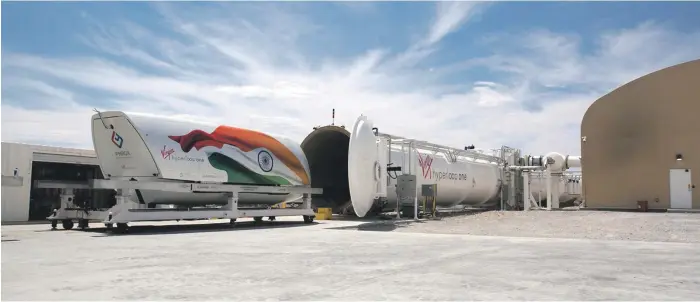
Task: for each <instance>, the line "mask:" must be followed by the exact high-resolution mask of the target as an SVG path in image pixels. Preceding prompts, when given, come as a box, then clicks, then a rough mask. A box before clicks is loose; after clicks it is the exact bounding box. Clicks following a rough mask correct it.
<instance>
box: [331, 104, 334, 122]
mask: <svg viewBox="0 0 700 302" xmlns="http://www.w3.org/2000/svg"><path fill="white" fill-rule="evenodd" d="M331 125H333V126H335V108H333V122H332V123H331Z"/></svg>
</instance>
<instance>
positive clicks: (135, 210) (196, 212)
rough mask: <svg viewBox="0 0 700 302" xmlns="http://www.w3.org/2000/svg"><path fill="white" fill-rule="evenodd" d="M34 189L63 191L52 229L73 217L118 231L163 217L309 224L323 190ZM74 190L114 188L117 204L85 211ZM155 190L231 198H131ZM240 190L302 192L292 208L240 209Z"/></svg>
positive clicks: (247, 189) (102, 184)
mask: <svg viewBox="0 0 700 302" xmlns="http://www.w3.org/2000/svg"><path fill="white" fill-rule="evenodd" d="M35 186H36V187H37V188H58V189H61V190H62V194H61V208H59V209H55V210H54V212H53V214H52V215H51V216H49V217H47V219H48V220H50V221H51V226H52V229H55V228H56V226H57V224H58V221H62V223H63V228H64V229H72V228H73V220H78V223H79V226H80V227H81V228H86V227H87V222H88V221H89V220H99V221H101V222H102V223H104V225H105V226H106V227H107V228H112V227H113V226H114V225H115V224H116V227H117V230H119V231H126V230H127V227H128V225H127V224H128V223H130V222H138V221H164V220H197V219H212V218H218V219H230V221H231V224H233V223H234V222H235V221H236V219H237V218H244V217H253V218H255V219H258V218H260V219H259V220H262V217H271V220H274V219H275V218H274V217H277V216H303V217H304V222H306V223H311V222H313V220H314V217H315V213H314V211H313V208H312V206H311V194H321V193H322V189H314V188H310V187H306V186H285V187H282V186H274V187H273V186H244V185H229V184H198V183H175V182H163V181H154V182H135V181H120V180H102V179H99V180H97V179H95V180H91V181H89V182H88V183H79V184H77V183H61V182H51V181H37V182H36V185H35ZM74 189H116V190H117V195H116V204H115V205H114V206H113V207H111V208H109V209H100V210H95V211H86V210H85V209H84V208H79V207H76V206H75V205H74V204H73V200H74V192H73V190H74ZM137 189H140V190H156V191H169V192H188V193H193V194H195V193H229V194H230V197H229V199H228V202H227V203H226V205H224V206H221V207H192V208H187V209H185V210H182V209H159V208H148V205H147V204H139V203H137V202H134V201H132V199H131V195H132V194H133V192H134V190H137ZM240 193H288V194H302V205H301V207H295V208H279V209H277V208H275V209H273V208H271V207H267V208H266V209H242V208H239V207H238V196H239V194H240Z"/></svg>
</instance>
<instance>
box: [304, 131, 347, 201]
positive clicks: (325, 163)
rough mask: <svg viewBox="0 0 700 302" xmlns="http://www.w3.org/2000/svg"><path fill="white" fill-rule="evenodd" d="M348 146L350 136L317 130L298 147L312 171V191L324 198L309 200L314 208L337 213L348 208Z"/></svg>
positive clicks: (338, 132) (318, 197) (317, 197)
mask: <svg viewBox="0 0 700 302" xmlns="http://www.w3.org/2000/svg"><path fill="white" fill-rule="evenodd" d="M349 144H350V132H348V131H347V130H345V128H343V127H338V126H325V127H320V128H318V129H316V130H314V132H311V133H310V134H309V135H308V136H307V137H306V138H305V139H304V141H303V142H302V143H301V148H302V150H303V151H304V154H305V155H306V159H307V161H308V163H309V169H310V170H311V171H310V172H311V187H313V188H322V189H323V194H318V195H313V196H312V197H311V203H312V204H313V205H314V206H315V207H319V208H333V212H334V213H338V212H340V211H342V210H343V209H345V208H346V207H347V206H349V204H350V188H349V186H348V147H349Z"/></svg>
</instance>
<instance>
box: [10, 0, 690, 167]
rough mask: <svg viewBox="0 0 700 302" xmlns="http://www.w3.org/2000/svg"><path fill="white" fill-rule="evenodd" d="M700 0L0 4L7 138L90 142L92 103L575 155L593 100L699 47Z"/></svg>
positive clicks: (275, 128)
mask: <svg viewBox="0 0 700 302" xmlns="http://www.w3.org/2000/svg"><path fill="white" fill-rule="evenodd" d="M698 15H700V3H697V2H490V3H486V2H377V3H371V2H338V3H333V2H307V3H302V2H292V3H280V2H248V3H240V2H239V3H235V2H228V3H227V2H209V3H192V2H187V3H185V2H109V3H100V2H54V3H51V2H34V3H32V2H9V3H8V2H3V3H2V17H3V18H2V140H3V141H21V142H29V143H43V144H50V145H60V146H66V147H82V148H91V145H92V143H91V138H90V134H89V133H90V129H89V127H90V125H89V116H90V115H91V114H92V111H91V110H92V108H93V107H97V108H98V109H102V110H125V111H138V112H146V113H151V114H159V115H167V116H176V117H179V118H183V119H194V120H206V121H209V122H212V121H215V122H220V123H224V124H229V125H235V126H240V127H249V128H253V129H258V130H262V131H268V132H272V133H279V134H284V135H287V136H290V137H292V138H293V139H296V140H298V141H301V140H302V139H303V138H304V137H305V135H306V134H308V133H309V132H310V130H311V128H312V127H313V126H315V125H321V124H328V123H330V115H331V114H330V113H331V109H332V108H336V117H337V122H338V123H341V124H345V125H347V126H352V124H353V122H354V120H355V118H356V117H357V116H358V115H359V114H361V113H362V114H365V115H368V116H369V117H370V118H371V119H372V120H374V121H375V124H376V126H378V127H379V128H380V129H381V130H382V131H384V132H388V133H392V134H396V135H401V136H408V137H413V138H418V139H422V140H428V141H431V142H435V143H442V144H447V145H451V146H455V147H461V146H464V145H469V144H474V145H476V146H477V148H483V149H490V148H498V147H500V146H501V145H503V144H506V145H509V146H512V147H518V148H523V149H524V151H525V152H526V153H534V154H542V153H545V152H549V151H558V152H563V153H570V154H578V153H579V152H580V151H579V150H580V144H579V126H580V121H581V117H582V116H583V113H584V112H585V110H586V108H587V107H588V106H589V105H590V104H591V103H592V102H593V101H595V99H597V98H598V97H600V96H602V95H604V94H605V93H607V92H609V91H611V90H612V89H614V88H615V87H618V86H620V85H622V84H624V83H626V82H629V81H631V80H633V79H635V78H637V77H639V76H642V75H644V74H647V73H649V72H652V71H655V70H658V69H661V68H664V67H667V66H671V65H675V64H678V63H682V62H685V61H689V60H693V59H698V58H700V21H698V20H697V16H698Z"/></svg>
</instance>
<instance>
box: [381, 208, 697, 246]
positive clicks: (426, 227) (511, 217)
mask: <svg viewBox="0 0 700 302" xmlns="http://www.w3.org/2000/svg"><path fill="white" fill-rule="evenodd" d="M395 231H398V232H412V233H438V234H469V235H485V236H512V237H549V238H584V239H610V240H635V241H662V242H692V243H700V214H698V213H635V212H606V211H551V212H548V211H530V212H516V211H508V212H501V211H491V212H481V213H470V214H463V215H458V216H452V217H445V218H443V219H442V220H438V221H425V222H420V223H410V224H407V225H401V226H398V227H397V228H396V230H395Z"/></svg>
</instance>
